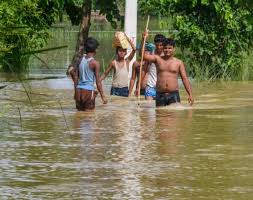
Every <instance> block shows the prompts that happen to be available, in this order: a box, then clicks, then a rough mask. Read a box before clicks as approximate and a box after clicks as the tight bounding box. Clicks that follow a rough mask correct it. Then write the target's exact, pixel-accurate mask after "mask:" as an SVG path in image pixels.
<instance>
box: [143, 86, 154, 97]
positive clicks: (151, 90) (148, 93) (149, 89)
mask: <svg viewBox="0 0 253 200" xmlns="http://www.w3.org/2000/svg"><path fill="white" fill-rule="evenodd" d="M145 97H153V98H155V97H156V88H155V87H149V86H146V88H145Z"/></svg>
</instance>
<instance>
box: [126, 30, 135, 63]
mask: <svg viewBox="0 0 253 200" xmlns="http://www.w3.org/2000/svg"><path fill="white" fill-rule="evenodd" d="M124 34H125V33H124ZM125 36H126V38H127V41H128V42H129V44H130V45H131V48H132V51H131V53H130V54H129V56H128V57H127V60H129V61H131V60H132V59H133V57H134V55H135V52H136V47H135V45H134V43H133V42H132V41H131V40H130V39H129V37H128V36H127V35H126V34H125Z"/></svg>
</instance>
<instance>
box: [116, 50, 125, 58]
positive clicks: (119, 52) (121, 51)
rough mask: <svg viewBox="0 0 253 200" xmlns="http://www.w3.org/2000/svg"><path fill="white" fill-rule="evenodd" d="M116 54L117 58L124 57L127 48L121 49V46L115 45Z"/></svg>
mask: <svg viewBox="0 0 253 200" xmlns="http://www.w3.org/2000/svg"><path fill="white" fill-rule="evenodd" d="M116 54H117V56H118V58H125V56H126V54H127V49H123V48H122V47H116Z"/></svg>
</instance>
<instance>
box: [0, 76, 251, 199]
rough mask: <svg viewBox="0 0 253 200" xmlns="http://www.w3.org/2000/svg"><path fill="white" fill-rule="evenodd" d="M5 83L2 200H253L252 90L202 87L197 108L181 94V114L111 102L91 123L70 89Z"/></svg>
mask: <svg viewBox="0 0 253 200" xmlns="http://www.w3.org/2000/svg"><path fill="white" fill-rule="evenodd" d="M4 83H5V84H7V85H8V86H7V87H5V88H3V89H1V90H0V93H1V96H0V98H1V101H0V127H1V129H0V147H1V151H0V176H1V179H0V199H180V200H181V199H194V200H195V199H208V200H209V199H252V198H253V189H252V185H253V171H252V168H253V149H252V142H253V136H252V132H253V114H252V113H253V94H252V87H253V83H252V82H249V83H240V82H229V83H198V84H197V83H196V84H195V85H194V92H195V98H196V101H195V102H196V104H195V105H194V106H193V107H189V106H188V105H187V102H186V95H185V93H184V90H183V89H182V91H181V96H182V100H183V102H182V105H181V106H180V105H176V106H172V107H166V108H158V109H156V108H155V104H154V102H152V103H148V102H146V101H145V100H141V102H140V104H139V105H138V102H137V101H136V99H135V98H131V99H128V98H119V97H109V103H108V105H103V104H102V103H101V100H100V98H98V99H97V101H96V110H95V111H94V112H86V113H85V112H77V111H76V110H75V104H74V101H73V92H72V89H71V88H72V83H71V82H70V80H69V79H65V78H64V79H55V80H40V81H26V82H24V85H23V86H24V87H26V89H27V91H28V93H27V92H24V89H23V86H22V85H21V84H20V83H18V82H8V81H5V82H4ZM108 85H109V83H108ZM106 93H107V94H109V87H107V88H106ZM28 96H29V98H30V100H31V101H29V100H28Z"/></svg>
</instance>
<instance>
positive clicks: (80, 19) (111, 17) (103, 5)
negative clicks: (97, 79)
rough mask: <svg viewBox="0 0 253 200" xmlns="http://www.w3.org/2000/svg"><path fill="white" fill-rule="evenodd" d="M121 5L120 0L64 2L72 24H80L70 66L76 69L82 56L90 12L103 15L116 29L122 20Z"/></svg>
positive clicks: (66, 0) (88, 27)
mask: <svg viewBox="0 0 253 200" xmlns="http://www.w3.org/2000/svg"><path fill="white" fill-rule="evenodd" d="M121 4H122V0H104V1H100V0H79V1H78V0H76V1H75V0H65V2H64V9H65V10H66V13H67V14H68V16H69V17H70V20H71V22H72V24H74V25H78V24H80V28H79V33H78V37H77V42H76V49H75V54H74V56H73V59H72V62H71V65H72V66H75V67H77V64H78V63H79V60H80V57H81V56H82V55H83V50H84V41H85V40H86V39H87V38H88V35H89V29H90V25H91V11H92V10H95V11H96V10H99V14H100V15H105V17H106V19H107V20H108V21H109V22H110V23H111V25H112V27H113V28H117V26H118V24H119V23H118V22H120V24H121V25H122V24H123V19H124V18H123V16H122V15H121V14H120V9H119V6H120V5H121Z"/></svg>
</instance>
